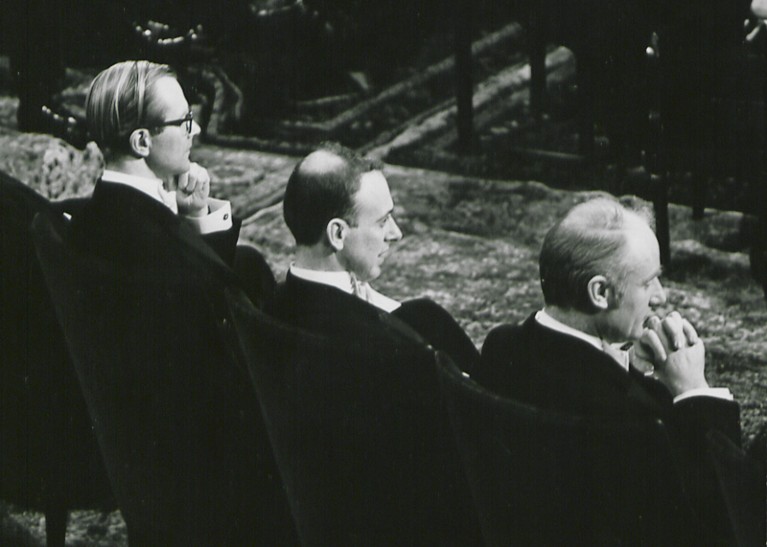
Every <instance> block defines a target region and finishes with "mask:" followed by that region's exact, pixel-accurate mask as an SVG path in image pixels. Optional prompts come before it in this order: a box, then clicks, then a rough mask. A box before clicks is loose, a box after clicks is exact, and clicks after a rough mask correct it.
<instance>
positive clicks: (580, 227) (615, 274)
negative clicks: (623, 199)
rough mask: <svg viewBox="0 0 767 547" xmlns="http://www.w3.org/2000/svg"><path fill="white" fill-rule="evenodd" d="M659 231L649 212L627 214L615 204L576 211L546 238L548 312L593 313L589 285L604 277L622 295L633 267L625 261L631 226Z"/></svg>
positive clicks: (600, 202) (543, 267)
mask: <svg viewBox="0 0 767 547" xmlns="http://www.w3.org/2000/svg"><path fill="white" fill-rule="evenodd" d="M637 221H639V222H643V223H645V224H647V225H648V226H649V227H652V225H653V217H652V212H651V211H650V210H649V209H648V208H647V207H643V206H637V207H632V208H627V207H625V206H623V205H621V204H620V203H619V202H618V201H617V200H615V199H611V198H607V197H604V198H596V199H592V200H589V201H585V202H583V203H580V204H578V205H576V206H575V207H573V208H572V209H570V211H568V212H567V214H566V215H565V217H564V218H562V219H561V220H560V221H559V222H557V223H556V224H555V225H554V226H553V227H552V228H551V229H550V230H549V231H548V233H547V234H546V237H545V238H544V240H543V246H542V247H541V254H540V256H539V260H538V265H539V268H540V277H541V289H542V291H543V299H544V302H545V303H546V305H547V306H557V307H561V308H565V309H574V310H578V311H581V312H585V313H589V312H592V311H593V308H592V305H591V300H590V298H589V295H588V282H589V280H591V279H592V278H593V277H594V276H596V275H604V276H605V277H607V278H608V280H609V281H610V282H612V283H614V284H615V286H617V287H618V288H620V289H622V285H623V283H624V282H625V278H626V275H627V273H628V270H629V269H630V268H631V267H632V265H631V264H625V262H624V260H623V252H624V243H625V241H626V230H627V229H631V226H627V223H633V226H636V224H635V223H636V222H637Z"/></svg>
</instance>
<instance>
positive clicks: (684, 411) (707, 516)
mask: <svg viewBox="0 0 767 547" xmlns="http://www.w3.org/2000/svg"><path fill="white" fill-rule="evenodd" d="M473 377H474V378H475V380H476V381H477V382H479V383H480V384H482V385H484V386H485V387H487V388H489V389H491V390H493V391H495V392H497V393H499V394H501V395H503V396H505V397H509V398H512V399H515V400H519V401H523V402H525V403H528V404H531V405H533V406H536V407H540V408H545V409H551V410H556V411H560V412H565V413H569V414H575V415H592V416H608V417H616V416H617V417H620V416H626V417H628V416H633V417H637V416H646V417H647V419H648V420H662V421H663V423H664V424H665V425H666V427H667V428H668V430H669V432H670V435H671V440H672V443H673V448H674V449H675V452H676V453H677V455H678V458H679V462H680V466H679V467H680V469H681V470H682V475H683V480H684V481H685V483H686V484H687V486H688V488H689V491H690V496H691V498H692V500H693V503H694V504H695V505H696V506H697V510H698V511H699V515H700V516H701V520H702V521H703V522H706V523H707V524H712V525H713V526H712V530H713V532H714V533H716V534H719V535H721V536H722V537H727V535H728V532H727V526H728V525H727V524H725V523H722V522H721V521H722V515H724V514H726V510H725V509H724V506H723V500H722V499H721V493H720V492H719V486H718V485H717V480H716V477H715V472H714V470H713V468H712V467H711V462H710V459H709V455H708V452H709V451H708V448H707V447H708V441H707V436H708V435H709V434H710V433H711V432H712V431H716V432H718V434H722V435H724V436H726V437H727V438H728V439H729V440H730V441H731V442H732V443H733V444H735V445H737V446H739V445H740V423H739V407H738V404H737V403H735V402H733V401H726V400H722V399H717V398H714V397H691V398H688V399H684V400H682V401H680V402H678V403H676V404H674V403H673V398H672V396H671V394H670V393H669V392H668V390H667V389H666V388H665V387H664V386H663V385H662V384H661V383H660V382H658V381H656V380H653V379H651V378H648V377H645V376H644V375H642V374H641V373H640V372H639V371H637V370H636V369H634V368H633V367H631V369H630V371H629V372H628V373H626V372H625V371H623V370H622V369H621V367H620V366H619V365H618V364H617V363H615V361H614V360H613V359H612V358H611V357H609V356H608V355H607V354H605V353H604V352H602V351H600V350H598V349H596V348H594V347H593V346H591V345H590V344H588V343H587V342H585V341H582V340H579V339H577V338H575V337H572V336H568V335H566V334H562V333H559V332H556V331H553V330H551V329H548V328H546V327H543V326H541V325H540V324H539V323H538V322H537V321H536V320H535V317H534V315H531V316H530V317H529V318H528V319H527V320H526V321H525V322H524V323H523V324H521V325H502V326H500V327H497V328H495V329H493V330H492V331H491V332H490V333H489V334H488V336H487V338H486V340H485V343H484V345H483V347H482V357H481V360H480V365H479V367H478V369H477V370H476V372H475V373H474V374H473Z"/></svg>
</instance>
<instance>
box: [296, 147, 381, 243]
mask: <svg viewBox="0 0 767 547" xmlns="http://www.w3.org/2000/svg"><path fill="white" fill-rule="evenodd" d="M382 168H383V164H382V163H381V162H379V161H377V160H372V159H368V158H365V157H363V156H361V155H359V154H357V153H356V152H354V151H353V150H350V149H349V148H346V147H345V146H342V145H340V144H337V143H322V144H321V145H320V146H319V147H318V148H317V149H316V150H314V151H313V152H311V153H310V154H309V155H308V156H306V157H305V158H303V159H302V160H301V161H299V162H298V164H297V165H296V167H295V168H294V169H293V172H292V173H291V175H290V179H288V185H287V187H286V188H285V198H284V201H283V204H282V207H283V214H284V216H285V224H287V225H288V228H289V229H290V231H291V233H292V234H293V237H294V238H295V239H296V244H297V245H307V246H311V245H315V244H317V243H319V242H320V240H321V239H322V237H323V235H324V234H325V228H326V227H327V225H328V223H329V222H330V221H331V220H332V219H334V218H341V219H344V220H346V221H347V222H349V223H350V224H351V225H354V224H355V222H356V216H357V211H356V208H355V201H354V196H355V194H356V193H357V191H358V190H359V188H360V179H361V178H362V175H364V174H365V173H369V172H370V171H379V170H381V169H382Z"/></svg>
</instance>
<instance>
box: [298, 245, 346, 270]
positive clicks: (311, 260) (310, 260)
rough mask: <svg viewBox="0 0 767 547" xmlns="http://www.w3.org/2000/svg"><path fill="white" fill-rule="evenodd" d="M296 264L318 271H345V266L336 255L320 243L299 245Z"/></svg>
mask: <svg viewBox="0 0 767 547" xmlns="http://www.w3.org/2000/svg"><path fill="white" fill-rule="evenodd" d="M294 264H295V265H296V266H298V267H299V268H304V269H306V270H315V271H318V272H343V271H345V268H344V267H343V266H341V264H340V263H339V262H338V259H337V258H336V255H335V254H334V253H333V252H332V251H330V250H328V249H325V248H323V247H321V246H319V245H315V246H311V247H310V246H298V247H297V248H296V259H295V262H294Z"/></svg>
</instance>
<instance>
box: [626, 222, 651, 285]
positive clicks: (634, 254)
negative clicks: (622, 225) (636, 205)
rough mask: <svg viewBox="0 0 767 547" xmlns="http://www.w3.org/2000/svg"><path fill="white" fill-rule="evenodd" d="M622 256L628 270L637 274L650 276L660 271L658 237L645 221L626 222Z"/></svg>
mask: <svg viewBox="0 0 767 547" xmlns="http://www.w3.org/2000/svg"><path fill="white" fill-rule="evenodd" d="M622 258H623V261H624V262H625V263H626V265H627V266H628V267H629V271H630V272H633V273H636V274H638V275H641V276H650V277H652V275H651V274H653V273H656V272H659V271H660V251H659V248H658V239H657V238H656V237H655V233H654V232H653V231H652V230H651V229H650V227H649V226H648V225H647V224H646V223H644V222H637V223H636V224H633V223H629V224H627V226H626V231H625V241H624V247H623V257H622Z"/></svg>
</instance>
